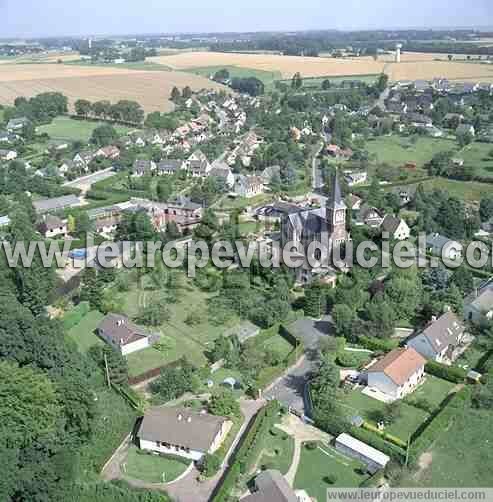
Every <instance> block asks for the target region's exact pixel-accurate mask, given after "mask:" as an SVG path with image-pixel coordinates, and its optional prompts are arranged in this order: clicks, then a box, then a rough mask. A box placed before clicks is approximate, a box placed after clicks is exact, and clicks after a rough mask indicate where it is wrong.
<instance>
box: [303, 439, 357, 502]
mask: <svg viewBox="0 0 493 502" xmlns="http://www.w3.org/2000/svg"><path fill="white" fill-rule="evenodd" d="M361 467H363V466H362V464H361V463H360V462H358V461H357V460H354V459H351V458H349V457H347V456H345V455H343V454H341V453H339V452H338V451H337V450H336V449H335V448H333V447H332V446H328V445H325V444H324V445H320V446H319V448H317V449H315V450H309V449H308V448H306V447H304V448H303V449H302V452H301V460H300V465H299V467H298V472H297V473H296V478H295V480H294V488H295V489H296V490H305V491H306V492H307V493H308V495H310V497H316V499H317V501H319V502H323V501H325V500H326V498H327V488H331V487H343V488H355V487H358V486H359V485H360V484H361V483H362V482H363V481H364V480H365V479H367V476H366V475H362V474H360V473H359V472H357V471H358V469H360V468H361ZM327 476H334V477H335V482H334V483H333V484H330V483H328V482H327V480H326V477H327Z"/></svg>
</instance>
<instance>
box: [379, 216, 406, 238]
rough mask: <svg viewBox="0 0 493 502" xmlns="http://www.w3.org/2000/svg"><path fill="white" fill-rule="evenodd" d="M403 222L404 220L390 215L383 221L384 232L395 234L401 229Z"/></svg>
mask: <svg viewBox="0 0 493 502" xmlns="http://www.w3.org/2000/svg"><path fill="white" fill-rule="evenodd" d="M401 221H402V220H401V219H400V218H397V216H393V215H391V214H388V215H387V216H385V218H384V219H383V221H382V230H384V231H385V232H389V233H391V234H393V233H394V232H395V231H396V230H397V228H399V225H400V224H401Z"/></svg>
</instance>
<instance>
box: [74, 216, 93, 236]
mask: <svg viewBox="0 0 493 502" xmlns="http://www.w3.org/2000/svg"><path fill="white" fill-rule="evenodd" d="M91 229H92V225H91V220H90V219H89V215H88V214H87V212H86V211H82V212H80V213H79V214H77V216H76V217H75V228H74V233H75V235H76V236H77V238H79V239H85V238H86V237H87V234H88V233H89V232H90V231H91Z"/></svg>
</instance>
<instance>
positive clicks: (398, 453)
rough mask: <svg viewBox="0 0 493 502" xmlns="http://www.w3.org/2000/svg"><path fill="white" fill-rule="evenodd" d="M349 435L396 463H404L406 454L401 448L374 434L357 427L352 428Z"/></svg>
mask: <svg viewBox="0 0 493 502" xmlns="http://www.w3.org/2000/svg"><path fill="white" fill-rule="evenodd" d="M350 434H351V436H354V437H355V438H356V439H359V440H360V441H363V442H364V443H367V444H368V445H370V446H373V448H376V449H377V450H380V451H381V452H382V453H385V454H386V455H388V456H389V457H391V458H393V459H394V460H396V461H397V462H399V463H404V460H405V456H406V452H405V451H404V449H403V447H400V446H397V445H395V444H393V443H390V442H388V441H386V440H385V439H384V438H383V437H382V436H381V435H378V434H375V433H374V432H373V431H371V432H370V431H367V430H365V429H363V428H358V427H352V428H351V431H350ZM387 436H388V435H387Z"/></svg>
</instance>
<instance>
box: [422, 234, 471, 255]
mask: <svg viewBox="0 0 493 502" xmlns="http://www.w3.org/2000/svg"><path fill="white" fill-rule="evenodd" d="M426 250H427V251H428V252H430V253H432V254H433V255H435V256H441V257H442V258H443V259H444V260H457V259H458V258H460V257H461V256H462V244H460V243H459V242H457V241H453V240H451V239H449V238H448V237H445V236H443V235H440V234H437V233H435V234H429V235H427V236H426Z"/></svg>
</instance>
